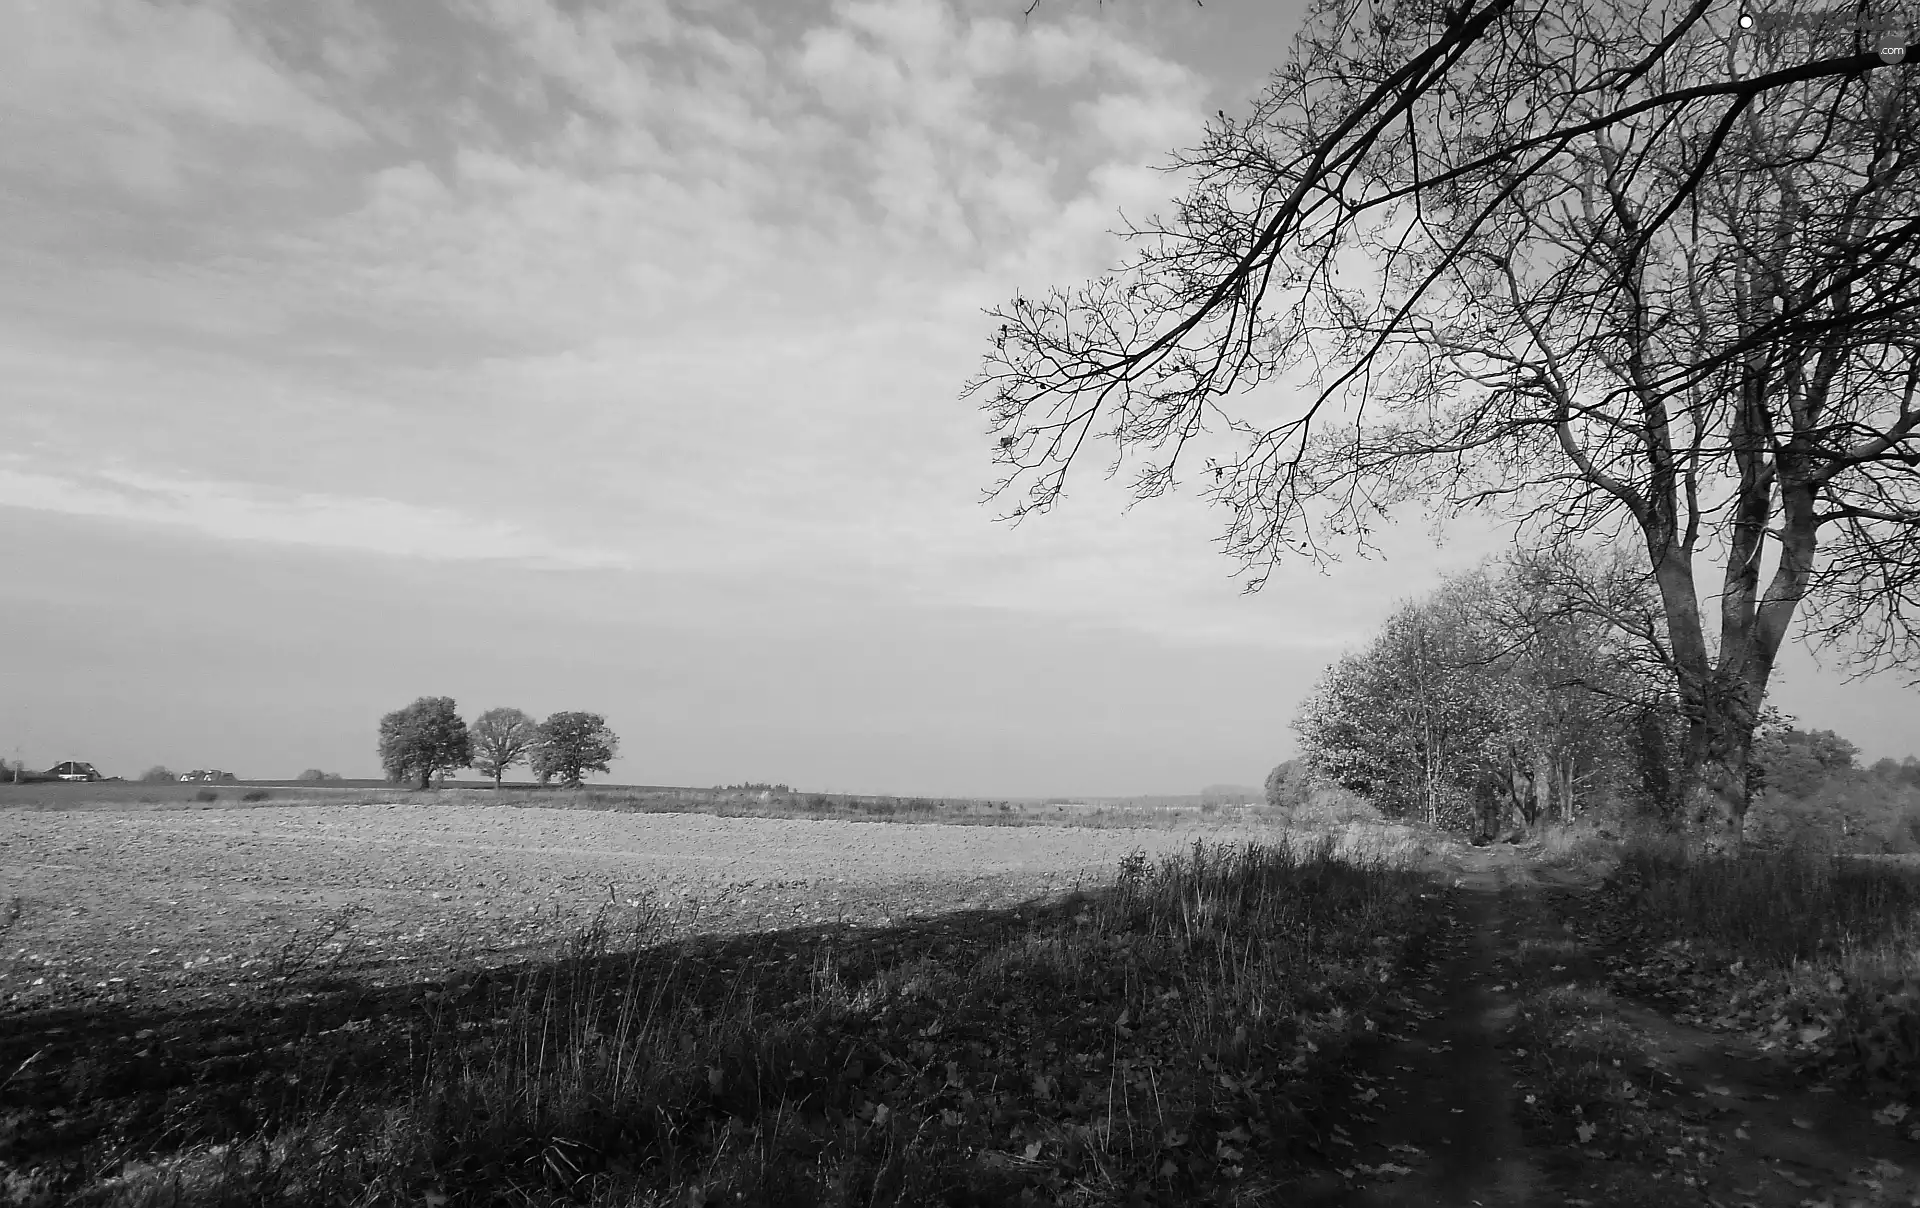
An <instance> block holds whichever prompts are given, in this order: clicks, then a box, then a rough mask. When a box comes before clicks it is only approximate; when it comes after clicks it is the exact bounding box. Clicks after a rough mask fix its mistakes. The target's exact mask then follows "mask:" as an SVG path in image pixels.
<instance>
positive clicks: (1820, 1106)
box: [1298, 846, 1920, 1208]
mask: <svg viewBox="0 0 1920 1208" xmlns="http://www.w3.org/2000/svg"><path fill="white" fill-rule="evenodd" d="M1450 864H1451V866H1452V900H1451V902H1450V907H1449V908H1450V912H1451V913H1450V918H1449V923H1448V927H1447V931H1446V937H1445V939H1444V940H1443V941H1442V942H1441V943H1440V944H1439V946H1438V947H1437V949H1436V950H1435V952H1434V953H1433V959H1432V961H1431V963H1430V965H1429V966H1428V967H1427V968H1426V969H1425V970H1423V971H1421V972H1422V973H1423V976H1420V977H1418V978H1416V980H1415V984H1414V985H1413V986H1412V987H1411V989H1412V991H1413V998H1412V1001H1411V1003H1410V1004H1409V1016H1410V1018H1411V1019H1413V1020H1415V1021H1417V1022H1416V1024H1415V1026H1412V1027H1409V1028H1407V1029H1406V1030H1405V1031H1404V1032H1403V1033H1402V1034H1399V1035H1392V1036H1387V1037H1384V1038H1383V1041H1382V1043H1381V1044H1380V1045H1379V1046H1378V1047H1377V1048H1375V1049H1373V1050H1372V1051H1371V1052H1369V1053H1367V1054H1366V1055H1365V1057H1364V1058H1363V1059H1362V1060H1361V1061H1360V1062H1359V1063H1357V1064H1356V1066H1355V1068H1354V1069H1353V1071H1352V1092H1351V1095H1350V1097H1349V1101H1348V1102H1347V1103H1346V1104H1345V1105H1344V1111H1342V1112H1339V1113H1336V1118H1337V1119H1339V1120H1340V1121H1341V1122H1340V1123H1338V1124H1336V1125H1335V1126H1334V1128H1333V1131H1332V1133H1331V1134H1330V1135H1329V1136H1328V1138H1327V1143H1326V1145H1325V1146H1324V1149H1325V1151H1326V1153H1327V1155H1328V1156H1329V1157H1330V1158H1333V1159H1334V1160H1335V1163H1334V1165H1335V1168H1334V1170H1332V1171H1331V1172H1329V1174H1328V1175H1327V1176H1326V1177H1325V1179H1324V1180H1323V1181H1322V1182H1321V1183H1320V1184H1318V1185H1316V1186H1311V1187H1308V1188H1304V1189H1303V1194H1302V1195H1301V1196H1300V1197H1299V1200H1298V1202H1301V1203H1306V1204H1317V1205H1336V1204H1337V1205H1353V1206H1356V1208H1386V1206H1389V1205H1431V1204H1446V1205H1480V1206H1483V1208H1495V1206H1499V1208H1521V1206H1524V1205H1546V1204H1552V1205H1570V1206H1572V1208H1616V1206H1619V1208H1625V1206H1628V1205H1648V1206H1658V1205H1668V1204H1674V1205H1681V1204H1688V1205H1692V1204H1698V1205H1703V1206H1706V1208H1867V1206H1869V1205H1871V1206H1876V1208H1877V1206H1882V1205H1909V1206H1920V1143H1916V1142H1914V1141H1912V1140H1909V1139H1907V1138H1906V1137H1905V1136H1904V1135H1903V1134H1902V1133H1900V1132H1899V1131H1897V1130H1896V1129H1894V1128H1891V1127H1887V1126H1883V1125H1880V1124H1877V1123H1876V1122H1875V1121H1874V1120H1873V1119H1872V1110H1873V1107H1874V1106H1875V1105H1874V1104H1871V1103H1868V1102H1864V1101H1862V1100H1860V1099H1859V1098H1858V1097H1857V1096H1853V1095H1849V1094H1847V1093H1844V1092H1843V1091H1841V1090H1837V1089H1835V1088H1831V1087H1825V1086H1820V1085H1815V1084H1810V1083H1808V1082H1807V1081H1806V1080H1804V1079H1801V1078H1797V1077H1795V1076H1794V1075H1793V1074H1792V1073H1790V1072H1789V1071H1788V1070H1787V1069H1786V1068H1785V1067H1784V1066H1783V1064H1782V1063H1781V1062H1780V1061H1779V1060H1778V1059H1777V1058H1769V1057H1768V1056H1767V1055H1765V1054H1762V1053H1760V1052H1758V1051H1756V1050H1755V1049H1753V1048H1752V1046H1750V1045H1748V1044H1746V1043H1744V1042H1743V1041H1741V1040H1739V1039H1737V1038H1732V1037H1728V1036H1724V1035H1720V1034H1716V1033H1713V1032H1709V1031H1705V1030H1703V1029H1700V1028H1694V1027H1690V1026H1687V1025H1684V1024H1680V1023H1676V1022H1674V1021H1673V1020H1672V1019H1670V1018H1668V1017H1666V1016H1665V1015H1663V1014H1660V1013H1659V1012H1657V1011H1654V1010H1650V1009H1648V1008H1647V1007H1645V1006H1644V1005H1640V1004H1636V1003H1633V1002H1630V1001H1621V1002H1619V1003H1618V1004H1617V1008H1618V1018H1619V1019H1620V1020H1621V1022H1623V1023H1625V1024H1626V1025H1628V1026H1629V1027H1630V1028H1631V1029H1633V1030H1634V1031H1635V1032H1637V1033H1638V1034H1639V1035H1640V1036H1641V1037H1642V1038H1643V1039H1642V1050H1643V1051H1642V1053H1641V1054H1640V1056H1641V1058H1642V1059H1643V1062H1642V1063H1641V1064H1640V1068H1638V1069H1632V1070H1629V1071H1627V1072H1628V1073H1629V1074H1630V1075H1633V1076H1636V1077H1639V1078H1642V1079H1644V1081H1645V1082H1646V1084H1647V1085H1648V1087H1649V1090H1648V1092H1647V1099H1646V1106H1647V1109H1648V1111H1649V1113H1650V1115H1651V1116H1652V1117H1653V1118H1654V1119H1655V1121H1656V1127H1658V1128H1660V1129H1661V1130H1662V1131H1663V1132H1665V1133H1667V1134H1669V1136H1670V1140H1671V1141H1672V1143H1671V1144H1669V1145H1666V1146H1665V1148H1664V1150H1663V1151H1661V1152H1660V1153H1659V1154H1658V1161H1657V1163H1649V1162H1647V1161H1645V1160H1638V1161H1634V1160H1624V1159H1623V1157H1622V1155H1621V1154H1620V1153H1618V1152H1616V1151H1613V1150H1611V1149H1610V1148H1609V1141H1608V1138H1605V1137H1602V1136H1597V1135H1596V1136H1595V1137H1594V1138H1593V1140H1592V1143H1591V1144H1588V1145H1553V1144H1549V1143H1546V1142H1545V1141H1544V1140H1542V1139H1541V1138H1539V1137H1537V1136H1536V1137H1533V1138H1531V1139H1530V1138H1529V1136H1528V1135H1527V1134H1526V1132H1525V1131H1524V1130H1523V1128H1522V1127H1521V1124H1520V1122H1521V1121H1522V1120H1523V1119H1524V1118H1525V1117H1526V1113H1525V1111H1524V1110H1523V1104H1524V1103H1526V1102H1530V1101H1531V1099H1532V1096H1533V1089H1534V1088H1532V1087H1530V1086H1529V1084H1528V1082H1527V1080H1526V1077H1525V1073H1524V1071H1523V1069H1522V1067H1521V1066H1520V1064H1519V1062H1518V1058H1520V1057H1524V1056H1525V1053H1524V1050H1519V1051H1516V1050H1515V1048H1514V1046H1513V1043H1512V1041H1511V1039H1510V1037H1509V1027H1510V1025H1511V1024H1512V1022H1513V1018H1514V1013H1515V1007H1516V1001H1517V999H1518V998H1519V997H1520V996H1521V995H1522V994H1523V993H1524V992H1525V991H1526V990H1527V989H1530V988H1533V984H1535V983H1537V980H1538V976H1539V975H1538V973H1537V972H1536V973H1535V974H1532V975H1529V974H1527V973H1524V972H1523V970H1522V966H1523V961H1522V960H1521V959H1520V953H1521V951H1522V948H1523V946H1524V945H1527V944H1532V945H1535V946H1540V947H1545V946H1549V945H1550V946H1551V948H1552V950H1554V951H1558V952H1564V953H1565V955H1562V956H1559V957H1556V958H1555V959H1556V960H1557V961H1558V962H1559V963H1557V964H1556V965H1555V966H1554V967H1553V969H1552V970H1551V971H1550V975H1551V980H1553V981H1554V982H1555V983H1556V984H1575V983H1577V984H1580V985H1583V986H1604V984H1605V982H1606V977H1605V974H1604V973H1602V972H1601V970H1600V966H1599V964H1598V962H1597V960H1596V956H1597V954H1596V953H1592V952H1589V951H1584V950H1582V948H1581V946H1580V945H1579V944H1578V943H1577V942H1574V941H1572V940H1571V939H1570V936H1571V935H1572V932H1571V931H1570V929H1569V928H1568V927H1567V926H1566V925H1565V924H1564V923H1562V922H1557V921H1556V917H1560V916H1556V912H1555V911H1554V910H1552V909H1546V908H1544V907H1546V906H1547V905H1549V902H1550V900H1552V899H1556V898H1557V899H1558V904H1559V905H1560V906H1561V907H1562V908H1563V910H1562V913H1564V910H1565V909H1569V908H1570V909H1573V910H1578V909H1579V905H1580V901H1581V895H1582V894H1584V893H1585V892H1586V891H1587V890H1588V889H1589V888H1590V887H1591V886H1592V884H1593V882H1594V881H1595V880H1596V879H1597V874H1598V872H1599V871H1600V870H1597V869H1589V870H1586V871H1585V872H1584V873H1581V872H1570V871H1568V870H1564V869H1557V868H1551V867H1547V866H1544V865H1542V864H1539V863H1537V862H1536V861H1534V860H1532V859H1530V858H1529V856H1528V854H1527V853H1525V852H1523V851H1520V850H1517V849H1514V848H1510V847H1504V846H1502V847H1495V848H1488V849H1482V850H1473V851H1469V852H1466V853H1464V854H1460V855H1456V856H1454V857H1453V858H1452V859H1451V860H1450ZM1562 979H1564V983H1562Z"/></svg>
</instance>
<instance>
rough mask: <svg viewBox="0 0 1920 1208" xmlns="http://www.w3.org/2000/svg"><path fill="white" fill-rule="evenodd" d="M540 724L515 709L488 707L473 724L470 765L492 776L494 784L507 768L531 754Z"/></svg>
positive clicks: (497, 784)
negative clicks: (471, 759)
mask: <svg viewBox="0 0 1920 1208" xmlns="http://www.w3.org/2000/svg"><path fill="white" fill-rule="evenodd" d="M539 730H540V727H539V726H538V725H537V724H536V723H535V722H534V720H533V719H532V718H531V717H528V716H527V715H526V714H525V713H522V712H521V711H520V710H518V709H505V708H502V709H488V710H487V711H486V712H485V713H482V714H481V715H480V718H479V720H478V721H476V722H474V723H473V767H474V770H475V771H477V772H479V773H480V774H481V775H482V776H490V777H492V778H493V787H494V788H496V789H497V788H499V787H500V779H501V777H502V776H504V775H505V774H506V771H507V769H508V768H510V767H512V766H513V765H514V764H516V763H522V762H525V761H526V760H527V759H528V758H529V757H530V756H531V755H532V753H533V744H534V740H535V739H536V738H538V737H539Z"/></svg>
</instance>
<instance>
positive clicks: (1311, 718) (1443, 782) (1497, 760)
mask: <svg viewBox="0 0 1920 1208" xmlns="http://www.w3.org/2000/svg"><path fill="white" fill-rule="evenodd" d="M1636 593H1637V594H1636ZM1646 594H1647V592H1646V584H1645V576H1638V577H1636V576H1633V575H1631V574H1625V573H1623V572H1622V568H1621V565H1620V563H1619V561H1618V560H1617V559H1616V560H1613V561H1608V560H1606V559H1604V558H1599V557H1594V556H1586V555H1580V554H1579V553H1578V552H1577V551H1563V552H1562V553H1560V554H1556V555H1554V556H1552V557H1546V556H1542V555H1535V554H1519V553H1515V554H1510V555H1509V556H1508V557H1507V558H1506V559H1505V560H1503V561H1499V562H1489V563H1486V564H1483V565H1482V566H1481V567H1479V568H1476V569H1475V570H1473V571H1471V572H1468V573H1466V574H1462V575H1455V576H1452V577H1450V578H1448V579H1447V580H1446V581H1444V582H1443V583H1442V585H1441V587H1440V588H1439V589H1438V590H1437V591H1435V592H1434V593H1433V594H1432V595H1431V596H1429V597H1428V598H1426V599H1425V600H1422V601H1417V602H1410V603H1408V604H1406V605H1404V606H1403V607H1402V608H1401V609H1400V610H1399V611H1397V612H1396V613H1395V614H1394V615H1393V616H1392V617H1391V618H1389V620H1388V621H1387V623H1386V624H1385V625H1384V626H1383V627H1382V630H1381V632H1380V634H1379V635H1378V636H1377V637H1376V638H1375V639H1374V641H1373V642H1372V643H1371V644H1370V645H1369V646H1368V647H1367V648H1366V649H1365V650H1363V651H1361V652H1359V653H1357V654H1352V655H1348V656H1346V657H1345V658H1343V659H1342V660H1340V661H1339V662H1338V663H1336V664H1335V665H1334V666H1332V667H1330V668H1329V669H1328V672H1327V674H1326V675H1325V676H1324V677H1323V678H1322V680H1321V682H1320V683H1319V684H1318V685H1316V688H1315V690H1314V692H1313V693H1312V694H1310V695H1309V697H1308V699H1307V701H1306V702H1305V703H1304V704H1303V706H1302V709H1301V714H1300V716H1299V717H1298V718H1297V719H1296V721H1295V729H1296V730H1297V731H1298V732H1299V733H1300V735H1301V742H1302V745H1303V748H1304V750H1305V752H1306V760H1307V762H1308V763H1309V764H1311V765H1312V766H1313V767H1314V769H1315V770H1317V771H1319V772H1320V773H1321V774H1323V775H1326V776H1327V777H1329V778H1330V779H1333V780H1334V781H1336V782H1337V783H1339V784H1341V785H1342V787H1345V788H1347V789H1349V790H1352V791H1355V792H1359V793H1362V794H1364V795H1366V796H1369V797H1371V798H1373V799H1374V801H1375V803H1376V804H1377V805H1378V806H1379V808H1381V809H1382V811H1383V812H1386V813H1389V814H1394V815H1401V816H1417V817H1420V818H1421V819H1422V820H1424V821H1426V822H1428V823H1429V824H1431V825H1438V826H1447V827H1450V828H1453V829H1460V830H1472V831H1474V832H1476V833H1482V832H1484V833H1495V832H1498V831H1500V830H1502V829H1504V828H1505V826H1506V825H1507V822H1506V820H1507V819H1508V818H1510V817H1511V816H1512V815H1514V814H1518V815H1519V817H1520V818H1521V820H1522V821H1523V822H1524V823H1525V824H1526V825H1527V826H1529V827H1531V826H1532V825H1533V824H1535V823H1536V822H1538V821H1539V820H1541V819H1542V818H1543V817H1546V816H1550V815H1552V814H1556V813H1557V815H1558V816H1559V817H1561V818H1563V819H1567V818H1571V817H1573V816H1574V814H1575V813H1576V812H1577V810H1578V808H1579V803H1580V802H1581V801H1582V800H1583V799H1584V798H1585V797H1586V796H1587V795H1589V794H1601V793H1606V794H1611V795H1613V796H1615V797H1626V796H1629V795H1631V794H1633V793H1634V792H1635V791H1637V790H1638V789H1639V788H1640V787H1641V786H1640V785H1638V784H1636V779H1637V778H1638V776H1639V773H1641V772H1644V771H1646V770H1647V769H1645V768H1641V767H1639V766H1637V765H1636V763H1635V761H1634V759H1633V757H1632V754H1631V753H1632V752H1633V751H1634V749H1635V746H1636V740H1638V741H1639V742H1640V743H1641V745H1646V746H1649V747H1650V751H1649V753H1650V754H1653V755H1655V756H1657V757H1658V762H1659V763H1660V765H1661V770H1662V771H1663V772H1664V770H1665V766H1666V755H1665V747H1664V746H1663V745H1661V744H1662V743H1663V742H1664V740H1665V737H1666V734H1665V730H1664V727H1663V726H1662V725H1661V721H1662V719H1661V717H1660V714H1659V710H1658V706H1659V698H1658V692H1657V676H1656V674H1655V671H1656V668H1655V664H1654V660H1653V658H1652V657H1651V656H1650V655H1649V653H1648V651H1647V649H1646V648H1645V647H1646V646H1648V645H1649V644H1652V645H1657V644H1658V642H1659V639H1660V636H1661V631H1660V627H1659V624H1658V613H1657V609H1656V608H1654V606H1653V604H1652V603H1651V601H1649V600H1648V599H1647V598H1646ZM1650 613H1651V615H1649V614H1650ZM1643 625H1644V626H1645V627H1646V629H1645V633H1644V634H1643V633H1642V632H1641V627H1642V626H1643ZM1660 787H1661V788H1662V789H1664V787H1665V786H1664V785H1661V786H1660Z"/></svg>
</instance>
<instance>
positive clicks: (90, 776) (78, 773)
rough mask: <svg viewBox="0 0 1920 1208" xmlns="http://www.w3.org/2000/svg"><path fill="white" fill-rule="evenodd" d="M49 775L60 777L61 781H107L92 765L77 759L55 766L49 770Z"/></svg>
mask: <svg viewBox="0 0 1920 1208" xmlns="http://www.w3.org/2000/svg"><path fill="white" fill-rule="evenodd" d="M47 775H49V776H54V777H58V778H59V779H61V780H87V781H92V780H105V779H106V777H105V776H102V775H101V774H100V773H99V771H98V770H97V769H96V768H95V767H94V766H93V765H92V764H90V763H81V762H80V761H79V760H77V759H69V760H67V761H66V762H65V763H58V764H55V765H54V766H53V767H51V768H48V769H47Z"/></svg>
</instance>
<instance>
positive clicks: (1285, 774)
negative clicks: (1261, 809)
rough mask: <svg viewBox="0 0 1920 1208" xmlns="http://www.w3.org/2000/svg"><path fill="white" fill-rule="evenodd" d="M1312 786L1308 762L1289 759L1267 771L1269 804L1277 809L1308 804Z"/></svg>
mask: <svg viewBox="0 0 1920 1208" xmlns="http://www.w3.org/2000/svg"><path fill="white" fill-rule="evenodd" d="M1311 788H1312V785H1311V783H1310V781H1309V779H1308V775H1307V765H1306V762H1305V761H1304V760H1300V759H1289V760H1287V761H1286V762H1285V763H1283V764H1279V765H1278V766H1276V767H1275V768H1274V769H1273V771H1271V772H1268V773H1267V783H1266V793H1267V804H1268V805H1271V806H1273V807H1274V808H1275V809H1293V808H1294V807H1296V806H1300V805H1304V804H1306V801H1307V797H1308V795H1309V793H1310V791H1311Z"/></svg>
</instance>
